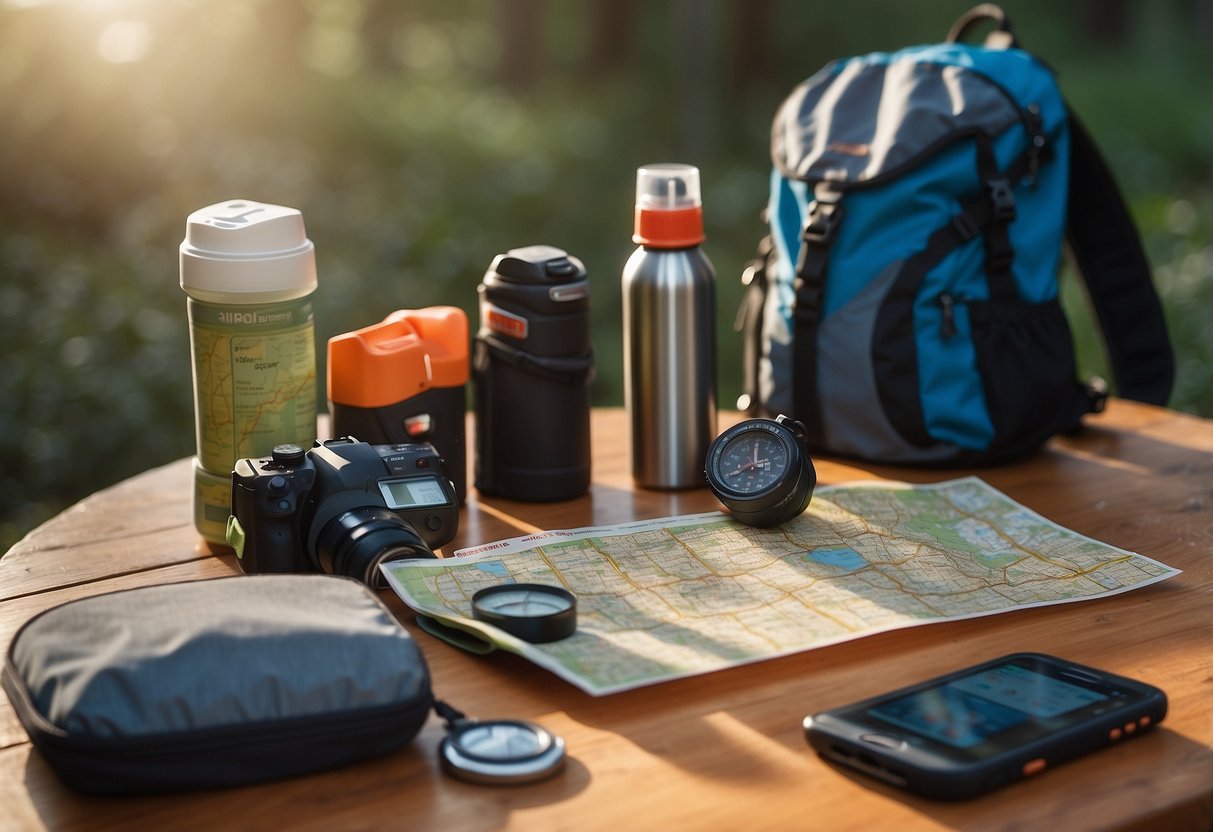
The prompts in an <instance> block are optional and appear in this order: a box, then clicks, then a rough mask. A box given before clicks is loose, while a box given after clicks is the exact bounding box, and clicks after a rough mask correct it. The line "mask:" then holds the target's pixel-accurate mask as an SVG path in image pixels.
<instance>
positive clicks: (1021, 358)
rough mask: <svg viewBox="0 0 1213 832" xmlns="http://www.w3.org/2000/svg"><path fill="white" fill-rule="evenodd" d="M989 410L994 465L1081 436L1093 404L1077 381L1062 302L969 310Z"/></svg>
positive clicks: (979, 305) (973, 305) (981, 305)
mask: <svg viewBox="0 0 1213 832" xmlns="http://www.w3.org/2000/svg"><path fill="white" fill-rule="evenodd" d="M967 306H968V312H969V322H970V326H971V333H970V335H971V338H972V340H973V346H974V348H975V350H976V354H977V366H978V369H979V370H980V373H981V378H982V385H983V387H984V388H985V396H986V407H987V410H988V412H989V414H990V419H991V421H992V422H993V424H994V439H993V442H992V443H991V446H990V449H989V451H990V455H991V457H992V459H1003V458H1009V457H1012V456H1015V455H1018V454H1022V453H1024V452H1026V451H1029V450H1031V449H1032V448H1035V447H1036V446H1037V445H1039V444H1041V443H1042V442H1044V441H1045V440H1046V439H1048V438H1049V437H1050V436H1053V435H1054V434H1057V433H1064V432H1067V431H1071V430H1074V429H1076V428H1077V427H1078V426H1079V424H1080V422H1081V419H1082V416H1083V414H1084V413H1088V412H1090V411H1091V409H1092V408H1091V400H1090V397H1089V396H1088V395H1087V392H1086V389H1085V388H1084V387H1083V385H1081V384H1080V383H1079V382H1078V380H1077V369H1076V367H1075V363H1074V349H1073V343H1072V340H1071V335H1070V325H1069V323H1068V322H1067V321H1066V316H1065V312H1064V311H1063V310H1062V308H1061V304H1060V302H1058V301H1057V299H1053V300H1050V301H1046V302H1044V303H1025V302H1001V303H992V302H989V301H971V302H969V303H968V304H967Z"/></svg>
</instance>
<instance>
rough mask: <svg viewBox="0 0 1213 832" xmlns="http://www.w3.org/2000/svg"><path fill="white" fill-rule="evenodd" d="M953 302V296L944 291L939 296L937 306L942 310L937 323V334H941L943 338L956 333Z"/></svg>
mask: <svg viewBox="0 0 1213 832" xmlns="http://www.w3.org/2000/svg"><path fill="white" fill-rule="evenodd" d="M955 303H956V300H955V298H953V297H952V296H951V295H949V294H948V293H946V292H945V293H944V294H942V295H940V296H939V307H940V310H941V311H942V312H943V319H942V320H941V321H940V323H939V334H940V335H941V336H943V338H944V340H947V339H948V338H951V337H952V336H953V335H955V334H956V318H955V316H954V314H953V312H952V307H953V306H954V305H955Z"/></svg>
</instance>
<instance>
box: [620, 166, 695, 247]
mask: <svg viewBox="0 0 1213 832" xmlns="http://www.w3.org/2000/svg"><path fill="white" fill-rule="evenodd" d="M704 239H705V237H704V233H703V200H702V198H701V197H700V194H699V168H697V167H695V166H694V165H684V164H677V163H665V164H656V165H645V166H643V167H641V168H639V169H638V170H637V171H636V233H635V234H633V235H632V240H633V241H634V242H637V243H639V244H640V245H643V246H648V247H650V248H689V247H691V246H697V245H699V244H700V243H702V242H703V241H704Z"/></svg>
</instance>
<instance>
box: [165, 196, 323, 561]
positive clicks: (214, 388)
mask: <svg viewBox="0 0 1213 832" xmlns="http://www.w3.org/2000/svg"><path fill="white" fill-rule="evenodd" d="M181 288H182V289H184V290H185V292H186V294H187V295H188V296H189V297H188V300H187V301H186V305H187V307H188V310H189V322H190V352H191V353H192V354H193V362H194V415H195V428H196V430H197V440H198V455H197V457H195V459H194V525H195V526H196V527H197V528H198V531H199V533H200V534H201V535H202V536H203V537H204V538H205V539H206V540H208V541H210V542H212V543H217V544H220V545H224V544H225V543H226V533H227V518H228V516H229V515H230V514H231V513H232V512H231V496H232V467H233V466H234V465H235V463H236V460H237V459H240V458H242V457H257V456H265V455H268V454H269V452H270V450H271V449H272V448H273V447H274V446H275V445H283V444H291V445H300V446H302V447H305V448H306V447H308V446H310V445H311V444H312V440H313V439H314V438H315V436H316V344H315V340H316V339H315V334H314V331H313V321H312V317H313V315H312V294H313V292H314V291H315V289H316V256H315V253H314V250H313V246H312V241H311V240H309V239H308V238H307V234H306V232H305V230H304V226H303V215H302V214H301V213H300V212H299V211H298V210H296V209H294V208H287V207H284V206H281V205H267V204H265V203H261V202H253V201H252V200H247V199H237V200H229V201H227V202H220V203H217V204H215V205H209V206H207V207H206V208H202V209H200V210H198V211H195V212H194V213H192V214H190V215H189V218H188V219H187V220H186V225H185V239H184V240H183V241H182V243H181Z"/></svg>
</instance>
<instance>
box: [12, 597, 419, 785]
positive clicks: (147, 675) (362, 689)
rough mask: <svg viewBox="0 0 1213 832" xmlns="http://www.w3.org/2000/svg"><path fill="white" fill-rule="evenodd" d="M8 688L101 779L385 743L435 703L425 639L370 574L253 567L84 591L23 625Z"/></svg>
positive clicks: (170, 777) (219, 775)
mask: <svg viewBox="0 0 1213 832" xmlns="http://www.w3.org/2000/svg"><path fill="white" fill-rule="evenodd" d="M3 684H4V689H5V691H6V692H7V693H8V696H9V699H10V700H12V703H13V706H14V708H15V709H16V712H17V715H18V717H19V718H20V720H21V723H22V725H23V726H24V727H25V730H26V731H27V732H28V733H29V735H30V739H31V740H32V742H33V744H34V746H35V747H36V748H37V749H38V750H39V751H40V752H41V753H42V754H43V755H44V756H45V758H46V759H47V761H48V762H49V763H50V764H51V766H52V767H53V768H54V769H55V771H56V772H57V773H58V774H59V776H60V777H61V778H62V779H63V780H64V781H65V782H67V783H68V784H69V785H71V786H73V787H75V788H77V789H80V790H83V791H88V792H103V793H135V792H162V791H176V790H184V789H198V788H212V787H218V786H234V785H246V784H249V783H254V782H258V781H263V780H271V779H276V778H282V777H289V776H294V775H298V774H304V773H307V772H311V771H316V770H320V769H325V768H331V767H334V766H339V765H344V764H346V763H352V762H355V761H357V760H362V759H365V758H368V757H372V756H376V755H380V754H386V753H388V752H390V751H394V750H396V749H398V748H400V747H402V746H404V745H406V744H407V743H409V742H410V741H411V740H412V739H413V737H414V736H416V734H417V732H418V731H419V730H420V729H421V726H422V724H423V723H424V722H425V719H426V716H427V714H428V712H429V710H430V708H431V707H432V706H433V694H432V692H431V690H430V677H429V671H428V669H427V667H426V664H425V659H424V658H423V657H422V655H421V651H420V650H419V649H418V647H417V644H416V642H415V641H414V640H413V638H412V637H411V636H410V635H409V634H408V632H407V631H406V630H405V629H404V628H403V627H402V626H401V625H400V623H399V622H398V621H397V620H396V619H395V617H394V616H393V615H392V614H391V612H390V611H389V610H388V609H387V607H385V606H384V605H383V603H382V602H381V601H380V600H379V598H378V597H376V596H375V595H374V594H373V593H371V592H370V591H369V590H368V589H367V588H366V587H365V586H364V585H363V584H361V583H360V582H358V581H355V580H353V579H349V578H342V577H334V576H328V575H249V576H241V577H232V578H218V579H213V580H205V581H194V582H189V583H180V584H167V585H162V586H150V587H142V588H139V589H130V590H122V591H118V592H112V593H108V594H104V595H97V596H92V597H89V598H83V599H80V600H77V601H71V602H68V603H66V604H63V605H61V606H58V607H54V608H52V609H49V610H46V611H45V612H43V613H41V614H39V615H37V616H35V617H34V618H33V619H31V620H30V621H28V622H27V623H26V624H25V625H24V626H23V627H22V628H21V629H20V630H19V631H18V633H17V634H16V636H14V638H13V642H12V645H11V646H10V648H9V651H8V655H7V658H6V661H5V666H4V672H3Z"/></svg>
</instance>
